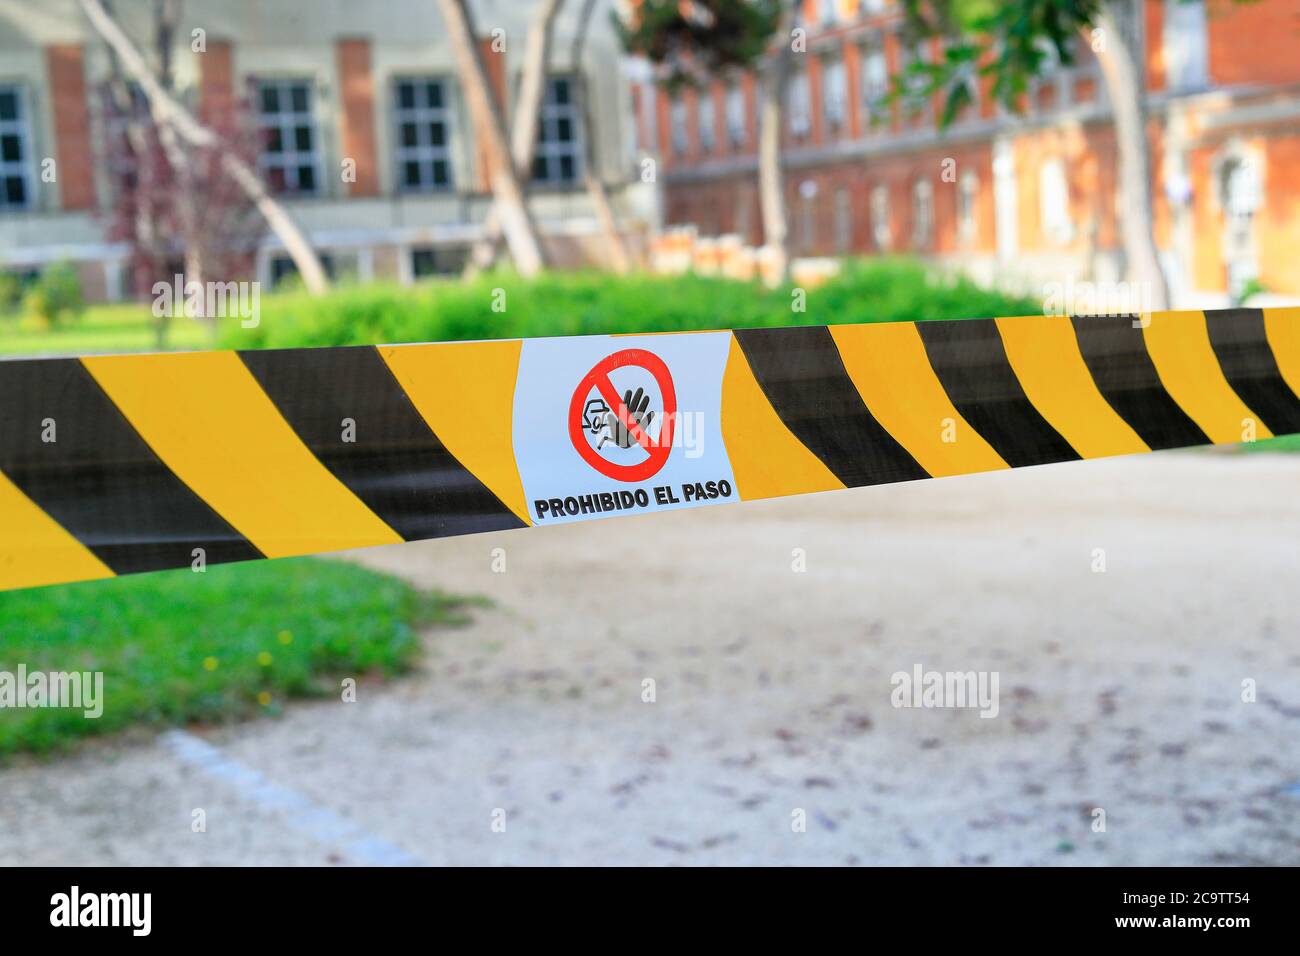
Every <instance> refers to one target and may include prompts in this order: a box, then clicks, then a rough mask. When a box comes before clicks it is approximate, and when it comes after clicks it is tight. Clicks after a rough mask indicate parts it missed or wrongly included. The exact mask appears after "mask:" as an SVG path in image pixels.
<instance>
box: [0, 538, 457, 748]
mask: <svg viewBox="0 0 1300 956" xmlns="http://www.w3.org/2000/svg"><path fill="white" fill-rule="evenodd" d="M459 606H460V605H459V604H458V603H457V602H456V601H454V600H451V599H444V598H439V597H436V596H433V595H429V594H424V593H421V592H419V591H417V590H415V589H414V588H412V587H410V586H409V585H407V584H405V583H404V582H402V581H399V580H397V579H396V578H393V577H390V576H388V575H384V574H380V573H377V572H374V571H369V570H366V569H364V568H359V567H356V566H354V565H351V564H345V563H343V562H340V561H323V560H317V559H313V558H291V559H283V560H278V561H261V562H252V563H248V564H233V565H219V566H213V567H210V568H209V569H208V570H207V571H206V572H205V573H203V574H196V573H194V572H193V571H190V570H188V569H186V570H181V571H163V572H159V573H155V574H142V575H134V576H130V577H123V578H117V579H113V580H105V581H95V582H88V583H84V584H70V585H57V586H54V587H46V588H36V589H31V590H23V591H11V592H7V593H0V671H7V672H9V673H11V674H12V673H16V672H17V668H18V665H19V664H25V665H26V667H27V671H28V673H31V672H34V671H43V672H50V671H102V672H103V674H104V709H103V715H102V716H101V717H99V718H98V719H86V718H85V717H84V716H83V713H82V711H80V710H65V709H52V708H45V709H22V710H17V709H15V710H9V709H5V710H0V759H2V758H4V757H5V756H6V755H9V754H12V753H15V752H18V751H30V752H38V753H39V752H44V751H50V750H58V749H62V748H65V747H66V746H67V745H68V744H70V743H71V742H73V741H74V740H76V739H78V738H81V737H85V736H88V735H92V734H104V733H108V732H111V731H116V730H120V729H122V728H125V727H127V726H130V725H136V724H145V725H156V726H165V725H176V724H182V723H186V722H190V721H204V722H217V721H225V720H231V719H238V718H242V717H247V716H251V715H254V714H257V713H262V712H266V711H274V710H276V709H277V708H278V707H279V706H280V704H281V703H282V702H283V701H284V700H286V699H288V698H292V697H304V696H316V695H323V694H330V695H333V694H340V693H341V690H340V680H341V679H342V678H343V677H355V678H360V677H362V676H363V675H366V674H375V675H392V674H397V673H400V672H402V671H404V670H406V669H408V668H409V667H410V666H411V664H412V662H413V660H414V658H415V656H416V654H417V652H418V650H419V640H418V637H417V633H416V632H417V628H418V627H419V626H420V625H422V624H425V623H432V622H435V621H441V622H451V621H453V620H455V619H456V617H455V615H456V613H457V609H458V608H459Z"/></svg>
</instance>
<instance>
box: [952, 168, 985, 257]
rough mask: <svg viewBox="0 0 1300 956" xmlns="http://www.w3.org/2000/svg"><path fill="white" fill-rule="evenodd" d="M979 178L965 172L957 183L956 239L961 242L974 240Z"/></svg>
mask: <svg viewBox="0 0 1300 956" xmlns="http://www.w3.org/2000/svg"><path fill="white" fill-rule="evenodd" d="M979 188H980V181H979V177H978V176H976V175H975V174H974V173H973V172H970V171H969V170H967V171H966V172H964V173H962V175H961V179H960V180H958V182H957V238H958V239H960V240H961V241H962V242H972V241H974V239H975V232H976V221H975V206H976V203H977V202H978V201H979Z"/></svg>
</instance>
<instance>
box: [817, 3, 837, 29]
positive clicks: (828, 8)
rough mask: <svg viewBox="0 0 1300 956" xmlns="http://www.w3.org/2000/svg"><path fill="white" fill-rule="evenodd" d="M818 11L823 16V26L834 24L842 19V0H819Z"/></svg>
mask: <svg viewBox="0 0 1300 956" xmlns="http://www.w3.org/2000/svg"><path fill="white" fill-rule="evenodd" d="M817 13H818V15H819V16H820V17H821V21H822V26H824V27H830V26H834V25H835V24H836V23H838V22H839V19H840V0H818V3H817Z"/></svg>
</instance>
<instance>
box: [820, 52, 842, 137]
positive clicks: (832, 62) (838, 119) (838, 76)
mask: <svg viewBox="0 0 1300 956" xmlns="http://www.w3.org/2000/svg"><path fill="white" fill-rule="evenodd" d="M847 101H848V89H847V87H846V85H845V79H844V61H843V60H841V59H839V58H838V57H836V58H834V59H828V60H826V61H825V62H824V63H823V64H822V116H823V117H825V119H826V126H827V128H828V129H830V130H831V131H832V132H834V131H837V130H840V129H842V128H843V127H844V120H845V117H846V114H847V113H848V102H847Z"/></svg>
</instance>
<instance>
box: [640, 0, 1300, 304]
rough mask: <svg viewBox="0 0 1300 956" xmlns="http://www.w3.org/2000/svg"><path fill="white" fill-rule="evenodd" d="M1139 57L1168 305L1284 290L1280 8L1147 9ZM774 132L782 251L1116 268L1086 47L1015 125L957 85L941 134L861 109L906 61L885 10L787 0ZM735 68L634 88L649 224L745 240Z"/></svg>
mask: <svg viewBox="0 0 1300 956" xmlns="http://www.w3.org/2000/svg"><path fill="white" fill-rule="evenodd" d="M1140 9H1141V20H1140V22H1136V23H1133V24H1131V25H1130V28H1131V29H1133V30H1135V31H1137V34H1138V35H1139V36H1140V37H1141V48H1142V49H1144V50H1145V54H1146V56H1145V74H1146V85H1147V101H1148V106H1149V136H1150V141H1151V146H1152V162H1153V181H1152V183H1151V189H1152V191H1153V194H1154V197H1155V215H1156V238H1157V243H1158V245H1159V247H1160V250H1161V255H1162V262H1163V265H1164V267H1165V271H1166V273H1167V275H1168V277H1169V280H1170V286H1171V290H1172V292H1173V295H1174V300H1175V304H1176V305H1185V306H1191V305H1213V304H1221V303H1222V302H1224V301H1225V300H1226V299H1227V298H1228V297H1229V293H1230V291H1231V290H1235V289H1240V288H1242V287H1244V286H1246V285H1247V284H1248V283H1249V282H1250V280H1252V279H1254V280H1256V281H1257V282H1259V283H1261V284H1262V285H1263V286H1264V287H1265V288H1266V289H1267V290H1268V291H1269V292H1272V293H1274V294H1279V295H1282V296H1288V297H1293V296H1295V295H1296V294H1298V293H1300V258H1297V257H1296V255H1295V254H1294V250H1295V249H1297V248H1300V57H1297V56H1296V54H1295V49H1296V44H1297V42H1298V41H1300V3H1297V2H1296V0H1259V2H1257V3H1254V4H1250V5H1243V6H1238V5H1234V4H1231V3H1229V2H1227V0H1206V2H1190V3H1189V2H1181V0H1147V2H1145V3H1143V4H1141V5H1140ZM800 19H801V24H802V26H803V27H804V28H805V29H806V31H807V49H806V52H804V53H801V54H795V56H794V57H793V60H794V63H793V67H792V69H793V73H792V75H791V78H790V81H789V86H788V90H787V97H786V109H785V124H786V128H785V130H784V131H783V137H784V148H783V156H784V163H785V191H786V198H787V203H788V209H789V224H790V238H791V243H792V251H793V252H794V254H796V255H801V256H835V255H842V254H873V253H879V252H897V253H915V254H919V255H921V256H923V257H926V258H930V259H933V260H935V261H938V262H942V263H945V264H952V265H955V266H958V267H960V268H962V269H964V270H966V271H969V272H971V273H973V274H975V275H977V276H979V277H981V278H984V279H986V280H987V279H994V278H997V279H1006V280H1011V281H1018V282H1020V283H1021V284H1023V285H1025V286H1026V287H1028V288H1034V287H1041V284H1043V283H1046V282H1052V281H1057V282H1060V281H1062V280H1066V279H1070V280H1076V281H1083V280H1090V281H1092V282H1095V283H1114V282H1116V281H1117V280H1120V279H1122V278H1123V275H1124V262H1123V254H1122V250H1121V241H1120V236H1119V230H1118V216H1119V212H1120V210H1119V209H1118V201H1117V193H1118V190H1117V182H1116V179H1117V177H1116V174H1117V170H1116V148H1115V137H1114V133H1113V127H1112V123H1111V118H1110V110H1109V106H1108V103H1107V98H1106V91H1105V87H1104V84H1103V82H1102V78H1101V75H1100V70H1099V67H1098V64H1097V61H1096V59H1095V57H1094V55H1093V52H1092V49H1091V46H1090V43H1089V42H1086V41H1085V39H1084V38H1082V37H1081V38H1080V40H1079V43H1078V59H1077V62H1076V63H1075V65H1073V66H1072V67H1070V68H1068V69H1063V68H1057V69H1056V70H1054V71H1053V72H1051V73H1050V75H1047V76H1045V77H1043V78H1042V79H1040V80H1039V81H1037V82H1035V83H1034V84H1033V87H1032V89H1031V91H1030V93H1029V96H1028V98H1027V100H1028V102H1027V103H1026V109H1025V111H1024V113H1023V115H1020V116H1013V115H1009V114H1008V113H1007V112H1006V111H1004V110H1003V109H1002V108H1001V107H1000V106H999V105H998V104H997V103H995V102H994V101H993V100H992V98H991V96H990V95H989V94H990V91H989V89H988V86H987V83H984V84H979V83H976V84H973V86H978V87H980V88H976V89H973V93H974V96H975V106H974V107H973V108H971V109H968V110H967V111H966V113H965V115H963V116H961V117H960V118H959V119H957V120H956V121H955V122H954V123H953V124H952V125H951V127H950V128H949V129H947V130H946V131H944V132H942V133H941V132H940V131H938V130H937V128H936V124H935V122H934V118H935V115H936V108H937V105H938V104H937V103H936V104H931V105H930V106H928V107H927V108H926V109H925V110H923V111H922V112H921V113H920V114H919V115H910V114H909V113H908V112H907V111H902V110H899V109H894V110H892V111H891V112H890V113H889V114H888V115H886V116H883V117H880V118H879V121H878V122H876V123H872V122H871V119H872V117H870V116H869V115H868V111H869V109H870V104H871V103H872V102H873V101H875V100H876V99H877V97H878V94H879V93H880V92H881V91H883V90H884V89H885V88H886V85H887V84H888V83H889V81H890V77H891V76H892V75H894V74H895V73H896V72H897V71H898V70H900V69H901V68H902V67H903V66H904V65H905V64H906V63H907V62H908V60H909V59H910V58H913V57H922V58H931V57H936V56H938V55H940V53H941V47H940V45H939V41H933V42H926V43H924V44H920V45H916V46H909V45H908V44H907V43H906V42H905V38H904V37H905V35H904V33H903V31H902V30H901V29H900V28H901V16H900V14H899V12H898V10H897V8H896V5H895V3H894V0H807V2H805V3H804V4H803V5H802V10H801V18H800ZM757 94H758V90H757V88H756V85H755V79H754V77H753V76H751V75H748V74H740V75H735V76H727V77H719V78H717V79H716V81H715V82H714V83H713V84H712V86H711V87H710V88H708V89H704V90H700V91H693V90H685V91H683V92H682V93H681V94H680V95H678V96H675V97H673V96H670V95H669V94H668V93H667V92H665V91H664V90H662V89H653V88H651V87H649V86H648V85H647V86H643V87H642V88H640V89H639V90H638V102H639V104H640V107H641V108H640V110H639V113H638V130H639V134H640V136H641V139H642V142H643V143H644V144H646V145H647V146H648V147H650V148H653V149H655V150H656V151H657V152H658V153H659V155H660V156H661V161H662V168H663V171H664V174H663V176H662V180H663V188H664V200H663V201H664V219H665V223H666V225H668V226H673V225H693V226H695V227H696V228H697V229H698V230H699V233H700V235H705V236H717V235H723V234H739V236H740V237H741V239H742V240H743V241H744V242H746V243H749V244H760V243H761V242H762V221H761V213H760V208H759V198H758V188H757V176H756V168H757V159H756V149H757V142H758V129H757V117H758V111H759V104H758V102H757Z"/></svg>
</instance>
